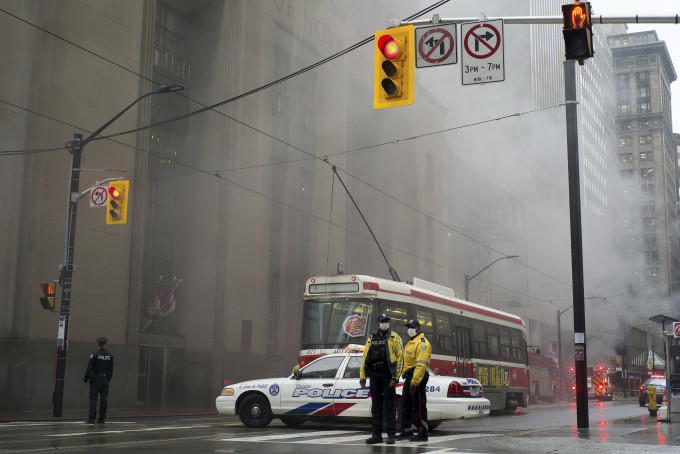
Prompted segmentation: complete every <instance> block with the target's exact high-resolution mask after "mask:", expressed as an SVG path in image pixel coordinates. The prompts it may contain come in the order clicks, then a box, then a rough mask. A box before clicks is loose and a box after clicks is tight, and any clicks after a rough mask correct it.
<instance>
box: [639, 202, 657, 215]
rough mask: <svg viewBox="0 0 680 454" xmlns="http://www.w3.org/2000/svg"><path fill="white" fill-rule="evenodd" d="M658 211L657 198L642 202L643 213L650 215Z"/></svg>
mask: <svg viewBox="0 0 680 454" xmlns="http://www.w3.org/2000/svg"><path fill="white" fill-rule="evenodd" d="M655 213H656V200H645V201H644V202H642V214H644V215H650V214H655Z"/></svg>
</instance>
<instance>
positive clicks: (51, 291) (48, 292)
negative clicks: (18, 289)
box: [40, 282, 57, 311]
mask: <svg viewBox="0 0 680 454" xmlns="http://www.w3.org/2000/svg"><path fill="white" fill-rule="evenodd" d="M40 290H42V292H43V296H41V297H40V304H42V307H43V309H45V310H50V311H53V310H54V302H55V298H56V291H57V284H55V283H53V282H48V283H45V284H40Z"/></svg>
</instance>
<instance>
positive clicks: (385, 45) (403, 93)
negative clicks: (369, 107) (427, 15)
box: [373, 25, 415, 109]
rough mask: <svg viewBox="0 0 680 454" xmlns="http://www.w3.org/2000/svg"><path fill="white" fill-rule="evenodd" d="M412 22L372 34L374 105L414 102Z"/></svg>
mask: <svg viewBox="0 0 680 454" xmlns="http://www.w3.org/2000/svg"><path fill="white" fill-rule="evenodd" d="M414 42H415V32H414V28H413V25H405V26H403V27H397V28H390V29H387V30H381V31H379V32H376V34H375V47H374V54H375V56H374V70H373V74H374V77H373V108H374V109H383V108H385V107H394V106H403V105H406V104H413V94H414V85H415V83H414V82H415V81H414V73H415V44H414Z"/></svg>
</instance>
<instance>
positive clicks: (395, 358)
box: [359, 330, 404, 382]
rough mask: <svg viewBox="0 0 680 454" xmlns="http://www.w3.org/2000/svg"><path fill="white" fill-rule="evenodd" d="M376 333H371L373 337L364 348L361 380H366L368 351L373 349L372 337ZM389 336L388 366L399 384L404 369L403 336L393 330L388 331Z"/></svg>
mask: <svg viewBox="0 0 680 454" xmlns="http://www.w3.org/2000/svg"><path fill="white" fill-rule="evenodd" d="M374 333H375V332H374ZM374 333H371V335H370V336H368V340H367V341H366V346H365V347H364V357H363V359H362V360H361V368H360V369H359V378H360V379H365V378H366V355H367V354H368V350H369V349H370V348H371V337H372V336H373V334H374ZM388 335H389V337H388V339H387V366H388V367H389V369H390V373H391V374H392V379H393V380H395V381H397V382H398V381H399V376H400V375H401V369H402V368H403V365H404V359H403V355H402V351H403V347H402V342H401V336H400V335H399V334H397V333H395V332H394V331H392V330H388Z"/></svg>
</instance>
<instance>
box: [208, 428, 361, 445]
mask: <svg viewBox="0 0 680 454" xmlns="http://www.w3.org/2000/svg"><path fill="white" fill-rule="evenodd" d="M351 433H356V431H355V430H335V431H325V430H320V431H314V432H293V433H280V434H276V435H260V436H252V437H234V438H220V439H219V441H245V442H251V443H252V442H262V441H271V440H287V439H291V438H306V437H318V436H329V435H343V434H351ZM364 436H365V435H364ZM315 440H316V439H315ZM284 443H291V442H289V441H285V442H284Z"/></svg>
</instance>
